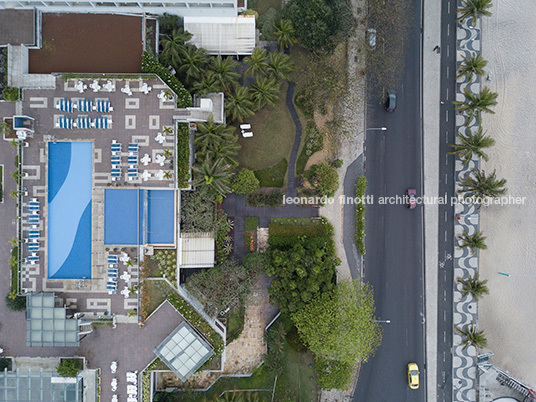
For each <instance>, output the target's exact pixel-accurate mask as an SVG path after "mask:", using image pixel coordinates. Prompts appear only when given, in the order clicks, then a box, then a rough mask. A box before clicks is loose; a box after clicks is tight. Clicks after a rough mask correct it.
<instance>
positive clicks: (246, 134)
mask: <svg viewBox="0 0 536 402" xmlns="http://www.w3.org/2000/svg"><path fill="white" fill-rule="evenodd" d="M242 137H244V138H249V137H253V133H252V132H251V131H249V132H245V131H242Z"/></svg>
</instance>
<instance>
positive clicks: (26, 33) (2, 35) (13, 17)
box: [0, 10, 35, 46]
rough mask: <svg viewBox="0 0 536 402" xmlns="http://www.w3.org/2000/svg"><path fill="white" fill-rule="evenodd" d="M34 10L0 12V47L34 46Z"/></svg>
mask: <svg viewBox="0 0 536 402" xmlns="http://www.w3.org/2000/svg"><path fill="white" fill-rule="evenodd" d="M34 17H35V12H34V10H0V46H5V45H8V44H10V45H21V44H24V45H34V44H35V22H34Z"/></svg>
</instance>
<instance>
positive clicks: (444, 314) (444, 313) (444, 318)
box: [443, 311, 447, 321]
mask: <svg viewBox="0 0 536 402" xmlns="http://www.w3.org/2000/svg"><path fill="white" fill-rule="evenodd" d="M443 321H447V312H446V311H443Z"/></svg>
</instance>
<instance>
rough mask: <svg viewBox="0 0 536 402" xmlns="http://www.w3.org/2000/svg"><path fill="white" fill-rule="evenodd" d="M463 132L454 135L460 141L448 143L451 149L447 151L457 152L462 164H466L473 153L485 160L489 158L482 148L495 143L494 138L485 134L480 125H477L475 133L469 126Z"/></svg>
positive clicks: (453, 153) (450, 152)
mask: <svg viewBox="0 0 536 402" xmlns="http://www.w3.org/2000/svg"><path fill="white" fill-rule="evenodd" d="M465 132H466V133H465V134H461V133H458V134H457V135H456V137H457V138H458V140H459V142H460V143H459V144H449V146H451V147H452V148H453V150H452V151H449V152H448V153H449V154H451V155H455V154H458V156H459V158H460V159H461V160H462V163H463V164H464V165H467V164H468V163H469V162H470V161H471V159H473V156H474V155H476V156H478V157H480V158H482V159H484V160H485V161H487V160H488V159H489V158H488V155H487V154H486V153H485V152H484V151H482V149H483V148H489V147H491V146H493V145H495V140H494V139H493V138H491V137H489V136H487V135H486V133H485V132H484V130H483V129H482V126H479V127H478V131H477V132H476V134H473V132H472V131H471V129H469V128H467V129H466V131H465Z"/></svg>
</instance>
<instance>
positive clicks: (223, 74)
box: [210, 56, 240, 92]
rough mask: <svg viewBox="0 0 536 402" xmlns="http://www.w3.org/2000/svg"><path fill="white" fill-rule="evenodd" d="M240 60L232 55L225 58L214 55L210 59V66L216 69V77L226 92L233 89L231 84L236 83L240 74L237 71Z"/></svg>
mask: <svg viewBox="0 0 536 402" xmlns="http://www.w3.org/2000/svg"><path fill="white" fill-rule="evenodd" d="M237 67H238V62H237V61H235V60H233V58H232V57H231V56H227V57H226V58H225V59H224V58H222V57H221V56H217V57H213V58H212V59H211V61H210V68H211V69H212V71H214V78H215V79H216V82H217V83H218V84H219V85H220V89H221V90H223V91H224V92H229V91H230V90H231V84H234V83H236V80H237V79H238V77H240V74H239V73H237V72H236V69H237Z"/></svg>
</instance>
